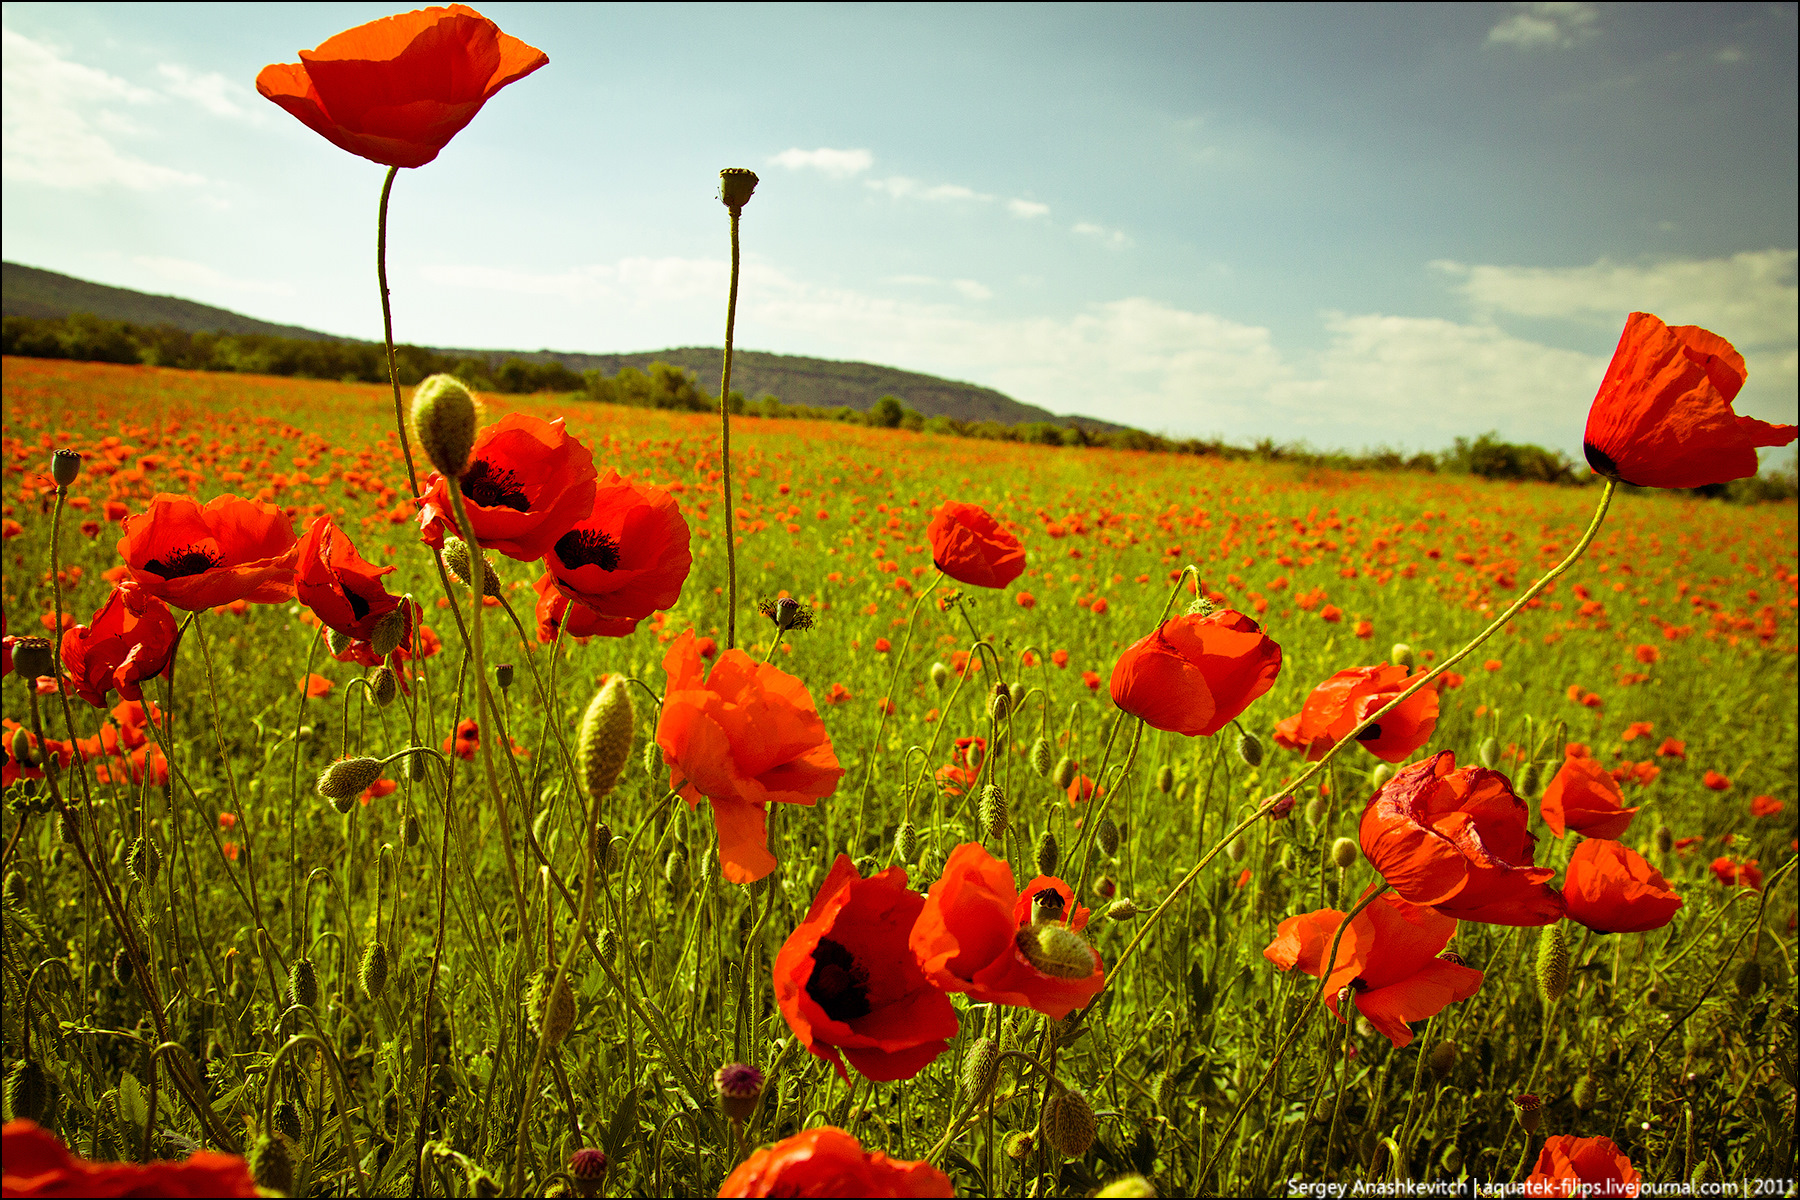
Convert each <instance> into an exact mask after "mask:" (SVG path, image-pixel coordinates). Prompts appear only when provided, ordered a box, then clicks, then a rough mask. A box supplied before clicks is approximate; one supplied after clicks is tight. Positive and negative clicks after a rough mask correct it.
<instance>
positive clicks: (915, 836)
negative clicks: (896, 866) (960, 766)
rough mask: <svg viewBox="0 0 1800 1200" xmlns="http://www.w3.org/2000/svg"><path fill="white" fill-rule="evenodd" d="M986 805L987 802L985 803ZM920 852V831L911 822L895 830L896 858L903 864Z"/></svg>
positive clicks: (902, 824)
mask: <svg viewBox="0 0 1800 1200" xmlns="http://www.w3.org/2000/svg"><path fill="white" fill-rule="evenodd" d="M984 803H985V802H984ZM918 852H919V831H918V829H917V828H915V827H914V825H913V823H912V822H911V821H902V822H900V828H898V829H896V830H894V857H896V858H898V859H899V860H900V861H901V862H903V863H904V862H911V861H912V860H913V855H915V854H917V853H918Z"/></svg>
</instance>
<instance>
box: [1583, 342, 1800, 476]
mask: <svg viewBox="0 0 1800 1200" xmlns="http://www.w3.org/2000/svg"><path fill="white" fill-rule="evenodd" d="M1746 374H1747V372H1746V370H1745V367H1744V356H1743V355H1741V354H1739V353H1738V352H1737V350H1736V349H1734V348H1733V347H1732V345H1731V343H1730V342H1728V341H1726V340H1725V339H1724V338H1722V337H1720V336H1719V335H1718V334H1716V333H1711V332H1708V331H1707V330H1705V329H1702V328H1700V327H1699V326H1698V325H1676V326H1673V327H1671V326H1668V325H1665V324H1663V323H1662V321H1661V320H1660V319H1658V318H1656V317H1654V316H1652V315H1650V314H1649V313H1632V314H1631V316H1630V317H1629V318H1628V319H1627V320H1626V322H1625V332H1624V333H1623V334H1621V335H1620V337H1619V348H1618V349H1617V350H1615V351H1614V352H1613V358H1612V363H1611V364H1610V365H1609V366H1608V367H1607V368H1606V378H1605V379H1603V380H1601V382H1600V390H1599V392H1597V393H1596V394H1595V396H1594V405H1593V407H1592V408H1591V409H1589V410H1588V420H1587V433H1586V435H1585V437H1584V439H1583V449H1584V450H1585V451H1586V452H1587V460H1588V465H1589V466H1591V467H1593V468H1594V470H1595V471H1597V472H1598V473H1600V474H1602V475H1605V476H1607V477H1608V478H1611V479H1617V480H1619V481H1620V482H1621V483H1630V484H1635V485H1636V486H1638V487H1659V488H1696V487H1704V486H1706V485H1707V484H1711V483H1725V482H1728V481H1729V480H1733V479H1743V478H1745V477H1747V476H1751V475H1754V474H1756V471H1757V460H1756V448H1757V447H1758V446H1785V445H1787V444H1788V443H1789V442H1792V441H1793V440H1794V437H1795V434H1796V432H1800V431H1797V430H1796V428H1795V427H1794V426H1792V425H1771V424H1768V423H1767V422H1765V421H1758V420H1757V419H1756V418H1754V417H1740V416H1738V415H1737V413H1736V412H1734V411H1733V410H1732V407H1731V403H1732V401H1733V400H1735V399H1736V398H1737V394H1738V391H1739V389H1741V388H1742V387H1743V386H1744V379H1745V377H1746Z"/></svg>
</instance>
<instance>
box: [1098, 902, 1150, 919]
mask: <svg viewBox="0 0 1800 1200" xmlns="http://www.w3.org/2000/svg"><path fill="white" fill-rule="evenodd" d="M1140 911H1142V910H1140V909H1139V908H1138V906H1137V904H1136V903H1135V902H1134V901H1132V900H1131V898H1130V897H1126V898H1124V899H1120V900H1114V901H1113V902H1112V903H1111V904H1109V905H1107V906H1106V919H1107V920H1109V921H1129V920H1131V918H1133V917H1135V916H1137V915H1138V913H1139V912H1140Z"/></svg>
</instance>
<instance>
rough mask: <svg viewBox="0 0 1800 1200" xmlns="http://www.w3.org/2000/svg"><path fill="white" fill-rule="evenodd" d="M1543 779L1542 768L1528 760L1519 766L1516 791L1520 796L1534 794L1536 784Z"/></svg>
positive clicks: (1535, 793)
mask: <svg viewBox="0 0 1800 1200" xmlns="http://www.w3.org/2000/svg"><path fill="white" fill-rule="evenodd" d="M1543 781H1544V769H1543V768H1542V767H1540V766H1538V765H1537V764H1536V763H1534V762H1528V763H1526V764H1525V765H1524V766H1523V767H1520V768H1519V786H1518V789H1517V793H1518V794H1519V795H1521V796H1535V795H1537V792H1538V785H1539V784H1541V783H1542V782H1543Z"/></svg>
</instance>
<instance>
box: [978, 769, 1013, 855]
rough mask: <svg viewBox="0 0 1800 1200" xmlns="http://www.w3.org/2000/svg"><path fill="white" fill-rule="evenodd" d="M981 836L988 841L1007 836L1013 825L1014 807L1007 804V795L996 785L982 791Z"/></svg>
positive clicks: (990, 785)
mask: <svg viewBox="0 0 1800 1200" xmlns="http://www.w3.org/2000/svg"><path fill="white" fill-rule="evenodd" d="M979 816H980V818H981V836H982V837H983V838H984V839H986V840H990V841H991V840H992V839H994V838H998V837H1004V836H1006V831H1007V829H1008V828H1009V827H1010V826H1011V825H1012V807H1011V806H1010V805H1009V804H1008V803H1007V800H1006V793H1005V792H1004V791H1002V790H1001V789H1000V788H999V787H998V786H996V785H994V784H991V783H990V784H988V785H987V786H986V787H984V788H982V789H981V808H980V811H979Z"/></svg>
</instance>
